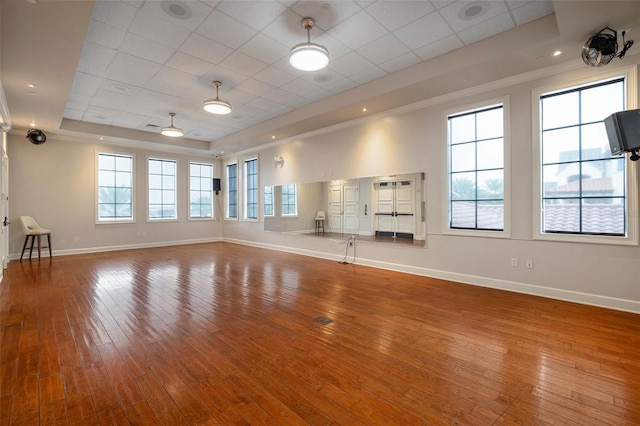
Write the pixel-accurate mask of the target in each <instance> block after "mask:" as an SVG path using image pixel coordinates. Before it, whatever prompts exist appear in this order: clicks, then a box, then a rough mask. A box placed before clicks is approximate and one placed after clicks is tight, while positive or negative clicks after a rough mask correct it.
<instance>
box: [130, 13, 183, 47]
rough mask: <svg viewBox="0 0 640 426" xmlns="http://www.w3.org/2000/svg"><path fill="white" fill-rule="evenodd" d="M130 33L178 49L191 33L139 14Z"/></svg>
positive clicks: (167, 22) (171, 24)
mask: <svg viewBox="0 0 640 426" xmlns="http://www.w3.org/2000/svg"><path fill="white" fill-rule="evenodd" d="M129 31H130V32H132V33H133V34H136V35H139V36H140V37H144V38H146V39H147V40H152V41H154V42H156V43H160V44H163V45H165V46H169V47H172V48H174V49H177V48H178V47H180V45H181V44H182V43H183V42H184V41H185V40H186V39H187V37H189V34H190V33H191V31H189V30H188V29H186V28H183V27H179V26H178V25H175V24H173V23H171V22H169V21H166V20H163V19H160V18H157V17H155V16H153V15H150V14H144V13H138V14H137V15H136V18H135V19H134V21H133V23H132V24H131V27H130V28H129Z"/></svg>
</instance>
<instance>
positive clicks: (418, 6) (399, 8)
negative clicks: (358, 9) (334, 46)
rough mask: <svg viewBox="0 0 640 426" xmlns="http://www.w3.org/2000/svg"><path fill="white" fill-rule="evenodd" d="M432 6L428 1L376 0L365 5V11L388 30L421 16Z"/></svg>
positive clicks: (430, 10) (428, 11) (429, 11)
mask: <svg viewBox="0 0 640 426" xmlns="http://www.w3.org/2000/svg"><path fill="white" fill-rule="evenodd" d="M433 10H434V7H433V5H432V4H431V3H429V2H428V1H415V0H409V1H404V0H401V1H387V0H384V1H376V2H374V3H370V4H369V6H367V8H366V11H367V13H369V14H370V15H371V16H373V17H374V18H375V19H376V20H377V21H378V22H380V23H381V24H382V25H384V26H385V28H387V29H388V30H389V31H395V30H397V29H398V28H401V27H404V26H405V25H407V24H409V23H411V22H413V21H415V20H416V19H419V18H422V17H423V16H425V15H428V14H429V13H431V12H433Z"/></svg>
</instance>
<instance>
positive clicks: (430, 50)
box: [415, 34, 464, 61]
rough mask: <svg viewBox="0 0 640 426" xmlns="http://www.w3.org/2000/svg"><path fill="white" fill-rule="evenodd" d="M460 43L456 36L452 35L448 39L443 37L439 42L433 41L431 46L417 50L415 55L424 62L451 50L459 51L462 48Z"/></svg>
mask: <svg viewBox="0 0 640 426" xmlns="http://www.w3.org/2000/svg"><path fill="white" fill-rule="evenodd" d="M463 46H464V44H462V41H460V38H458V36H457V35H455V34H452V35H450V36H449V37H445V38H443V39H441V40H438V41H434V42H433V43H431V44H428V45H426V46H423V47H421V48H420V49H417V50H416V51H415V53H416V54H417V55H418V56H420V59H422V60H423V61H426V60H427V59H431V58H435V57H436V56H440V55H442V54H445V53H447V52H451V51H453V50H456V49H459V48H461V47H463Z"/></svg>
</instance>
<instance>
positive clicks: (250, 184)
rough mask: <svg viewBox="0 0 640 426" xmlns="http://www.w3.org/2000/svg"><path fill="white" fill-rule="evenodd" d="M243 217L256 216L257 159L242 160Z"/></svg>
mask: <svg viewBox="0 0 640 426" xmlns="http://www.w3.org/2000/svg"><path fill="white" fill-rule="evenodd" d="M244 186H245V189H244V218H245V219H257V218H258V159H257V158H253V159H251V160H246V161H245V162H244Z"/></svg>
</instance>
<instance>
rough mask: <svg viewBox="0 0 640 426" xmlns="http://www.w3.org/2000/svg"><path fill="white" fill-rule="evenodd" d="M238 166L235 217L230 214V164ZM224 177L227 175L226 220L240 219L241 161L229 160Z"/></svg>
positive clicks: (225, 166) (225, 192) (225, 191)
mask: <svg viewBox="0 0 640 426" xmlns="http://www.w3.org/2000/svg"><path fill="white" fill-rule="evenodd" d="M232 165H235V166H236V189H235V191H236V195H235V202H236V203H235V204H236V215H235V216H234V217H230V216H229V201H230V197H229V190H230V185H229V166H232ZM224 177H225V190H224V194H225V200H224V219H225V220H239V217H240V165H239V161H237V160H234V161H229V162H227V163H225V165H224Z"/></svg>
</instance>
